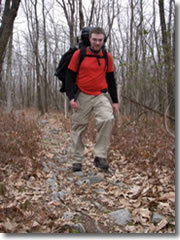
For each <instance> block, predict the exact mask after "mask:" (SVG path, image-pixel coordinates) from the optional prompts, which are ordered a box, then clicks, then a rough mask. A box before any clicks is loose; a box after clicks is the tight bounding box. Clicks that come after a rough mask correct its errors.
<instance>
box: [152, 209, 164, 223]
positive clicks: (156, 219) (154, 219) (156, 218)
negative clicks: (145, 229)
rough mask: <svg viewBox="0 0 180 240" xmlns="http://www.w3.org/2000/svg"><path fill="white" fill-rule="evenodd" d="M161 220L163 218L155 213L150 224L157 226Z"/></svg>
mask: <svg viewBox="0 0 180 240" xmlns="http://www.w3.org/2000/svg"><path fill="white" fill-rule="evenodd" d="M162 219H163V217H162V216H161V215H159V214H158V213H156V212H155V213H153V214H152V223H154V224H158V223H159V222H160V221H161V220H162Z"/></svg>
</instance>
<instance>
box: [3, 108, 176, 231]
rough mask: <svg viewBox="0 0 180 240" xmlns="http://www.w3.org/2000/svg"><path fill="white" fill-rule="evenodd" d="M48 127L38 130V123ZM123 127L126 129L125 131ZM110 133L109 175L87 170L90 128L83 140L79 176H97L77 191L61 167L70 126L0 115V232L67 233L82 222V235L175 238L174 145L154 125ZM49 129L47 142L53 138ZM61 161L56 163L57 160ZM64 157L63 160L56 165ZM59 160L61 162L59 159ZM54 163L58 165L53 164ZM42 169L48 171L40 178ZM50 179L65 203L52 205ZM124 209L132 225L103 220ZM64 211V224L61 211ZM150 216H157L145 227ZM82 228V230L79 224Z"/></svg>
mask: <svg viewBox="0 0 180 240" xmlns="http://www.w3.org/2000/svg"><path fill="white" fill-rule="evenodd" d="M42 119H43V120H47V123H46V124H45V126H41V125H39V121H41V120H42ZM126 123H127V125H125V124H126ZM125 124H123V125H121V126H120V127H116V128H115V129H114V133H113V136H112V143H111V146H110V151H109V162H110V167H111V173H109V174H104V173H102V172H101V173H99V172H98V170H97V169H95V167H94V166H93V157H92V151H93V144H94V142H95V133H96V131H95V128H94V122H93V121H92V122H91V124H90V125H89V128H88V132H87V134H86V139H85V142H86V149H85V159H84V162H83V172H84V175H85V176H86V175H88V174H89V173H92V172H93V173H97V174H100V175H101V177H102V178H103V179H104V180H103V181H101V182H98V183H94V184H87V183H86V182H84V183H82V184H80V185H78V184H77V181H79V180H82V177H80V176H73V175H72V173H71V170H70V167H71V162H70V161H69V160H68V159H69V157H67V154H68V148H67V147H68V146H69V144H70V141H71V137H70V130H71V121H70V119H68V120H65V119H64V116H63V114H60V113H51V114H48V115H45V116H43V117H38V114H37V113H36V112H35V111H24V112H15V113H14V114H5V113H2V114H1V116H0V232H8V233H14V232H16V233H20V232H25V233H26V232H27V233H28V232H44V233H45V232H47V233H69V232H70V233H71V232H74V230H73V229H72V224H74V223H79V222H80V223H82V224H84V226H86V231H87V232H104V233H128V232H131V233H157V232H158V233H174V232H175V142H174V139H173V138H171V137H170V136H169V135H168V134H167V133H166V131H165V130H164V128H163V126H162V125H160V121H157V122H155V121H154V122H153V126H147V127H145V126H143V123H142V122H141V123H140V122H133V123H132V124H131V122H126V121H125ZM54 130H56V131H57V132H55V134H53V135H52V131H54ZM58 156H61V158H60V159H58V158H57V157H58ZM63 156H64V157H66V158H67V160H65V161H64V160H63ZM66 158H65V159H66ZM59 161H60V162H61V163H60V162H59ZM43 163H46V164H49V165H48V166H51V171H49V172H46V171H45V169H44V168H43ZM54 173H56V177H57V185H58V186H57V189H58V191H64V192H65V197H64V198H62V199H60V200H58V201H55V200H52V199H51V193H52V192H51V190H50V188H49V186H48V185H47V180H48V179H50V178H51V177H53V174H54ZM123 208H127V209H128V210H129V212H130V213H131V217H132V218H131V222H130V223H129V224H127V225H124V226H120V225H117V224H115V223H114V222H113V220H112V219H111V218H110V217H109V215H108V213H109V212H111V211H114V210H118V209H123ZM69 211H70V212H71V214H72V215H73V216H72V218H69V219H67V218H66V217H65V215H64V214H65V212H69ZM154 213H158V214H160V215H161V216H162V219H161V220H160V222H158V223H157V224H155V223H152V217H153V214H154ZM87 222H88V224H87V225H86V223H87Z"/></svg>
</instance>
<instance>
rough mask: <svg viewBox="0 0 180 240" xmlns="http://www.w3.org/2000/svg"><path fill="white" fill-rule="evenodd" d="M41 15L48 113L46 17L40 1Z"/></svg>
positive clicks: (45, 95) (43, 6) (46, 107)
mask: <svg viewBox="0 0 180 240" xmlns="http://www.w3.org/2000/svg"><path fill="white" fill-rule="evenodd" d="M42 14H43V35H44V98H45V99H44V102H45V112H48V82H47V81H48V80H47V66H48V64H47V60H48V51H47V33H46V16H45V4H44V0H42Z"/></svg>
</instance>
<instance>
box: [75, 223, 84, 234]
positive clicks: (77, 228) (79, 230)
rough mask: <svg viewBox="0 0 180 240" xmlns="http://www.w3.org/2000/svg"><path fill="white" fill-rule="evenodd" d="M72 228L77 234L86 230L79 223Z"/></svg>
mask: <svg viewBox="0 0 180 240" xmlns="http://www.w3.org/2000/svg"><path fill="white" fill-rule="evenodd" d="M72 227H73V228H74V229H76V230H77V231H78V232H79V233H85V232H86V230H85V228H84V226H83V225H82V224H81V223H77V224H73V225H72Z"/></svg>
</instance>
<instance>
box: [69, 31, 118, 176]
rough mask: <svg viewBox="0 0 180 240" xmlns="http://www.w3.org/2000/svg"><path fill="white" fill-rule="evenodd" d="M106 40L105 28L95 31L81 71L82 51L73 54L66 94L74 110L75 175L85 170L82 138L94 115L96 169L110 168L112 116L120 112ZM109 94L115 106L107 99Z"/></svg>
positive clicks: (91, 32)
mask: <svg viewBox="0 0 180 240" xmlns="http://www.w3.org/2000/svg"><path fill="white" fill-rule="evenodd" d="M105 38H106V35H105V32H104V30H103V28H100V27H95V28H92V29H91V31H90V33H89V41H90V46H89V47H86V55H85V57H84V59H83V61H82V63H81V65H80V67H79V69H78V60H79V55H80V50H77V51H76V52H75V53H74V54H73V56H72V58H71V61H70V63H69V66H68V71H67V75H66V76H67V80H66V93H67V96H68V97H69V100H70V105H71V107H72V109H73V114H72V158H73V164H72V171H73V172H75V171H81V170H82V159H83V154H84V144H83V137H84V134H85V130H86V129H87V126H88V120H89V116H90V114H91V113H94V116H95V120H96V127H97V136H96V144H95V147H94V155H95V157H94V165H95V166H96V167H98V168H101V169H103V170H105V171H107V170H108V168H109V164H108V160H107V152H108V147H109V144H110V139H111V133H112V127H113V122H114V121H113V120H114V114H113V112H118V98H117V89H116V82H115V78H114V67H113V59H112V56H111V54H110V53H109V52H106V54H105V53H104V52H105V50H104V48H103V46H104V42H105ZM104 55H106V58H107V59H105V56H104ZM108 92H109V94H110V97H111V100H112V103H111V102H110V99H109V97H108Z"/></svg>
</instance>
